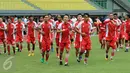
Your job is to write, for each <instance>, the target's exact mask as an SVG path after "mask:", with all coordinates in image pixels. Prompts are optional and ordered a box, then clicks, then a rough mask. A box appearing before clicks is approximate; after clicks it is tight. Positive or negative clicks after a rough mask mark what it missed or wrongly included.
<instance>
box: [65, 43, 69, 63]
mask: <svg viewBox="0 0 130 73" xmlns="http://www.w3.org/2000/svg"><path fill="white" fill-rule="evenodd" d="M65 46H66V55H65V66H68V58H69V51H70V43H66V45H65Z"/></svg>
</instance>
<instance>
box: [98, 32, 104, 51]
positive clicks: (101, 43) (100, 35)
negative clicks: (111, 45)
mask: <svg viewBox="0 0 130 73" xmlns="http://www.w3.org/2000/svg"><path fill="white" fill-rule="evenodd" d="M99 42H100V45H101V49H102V48H103V40H102V33H99Z"/></svg>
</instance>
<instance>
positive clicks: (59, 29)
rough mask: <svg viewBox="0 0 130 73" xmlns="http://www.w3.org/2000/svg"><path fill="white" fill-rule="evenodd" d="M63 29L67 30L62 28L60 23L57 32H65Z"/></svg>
mask: <svg viewBox="0 0 130 73" xmlns="http://www.w3.org/2000/svg"><path fill="white" fill-rule="evenodd" d="M63 31H65V30H62V24H59V26H58V29H57V32H63Z"/></svg>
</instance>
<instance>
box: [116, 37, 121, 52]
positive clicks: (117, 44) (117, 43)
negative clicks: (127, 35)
mask: <svg viewBox="0 0 130 73" xmlns="http://www.w3.org/2000/svg"><path fill="white" fill-rule="evenodd" d="M116 47H117V49H116V50H117V51H120V49H119V39H118V40H117V41H116Z"/></svg>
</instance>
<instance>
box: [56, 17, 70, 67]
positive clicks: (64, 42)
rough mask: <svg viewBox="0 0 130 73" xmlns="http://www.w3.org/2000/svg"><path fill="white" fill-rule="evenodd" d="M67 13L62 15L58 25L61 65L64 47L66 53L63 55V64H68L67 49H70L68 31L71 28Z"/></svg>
mask: <svg viewBox="0 0 130 73" xmlns="http://www.w3.org/2000/svg"><path fill="white" fill-rule="evenodd" d="M68 20H69V15H67V14H66V15H64V18H63V21H64V22H63V23H61V24H60V25H59V26H58V29H59V30H58V32H60V39H59V40H60V65H63V63H62V55H63V51H64V48H65V49H66V55H65V66H68V58H69V51H70V43H71V42H70V31H71V28H72V24H70V23H69V22H68Z"/></svg>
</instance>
